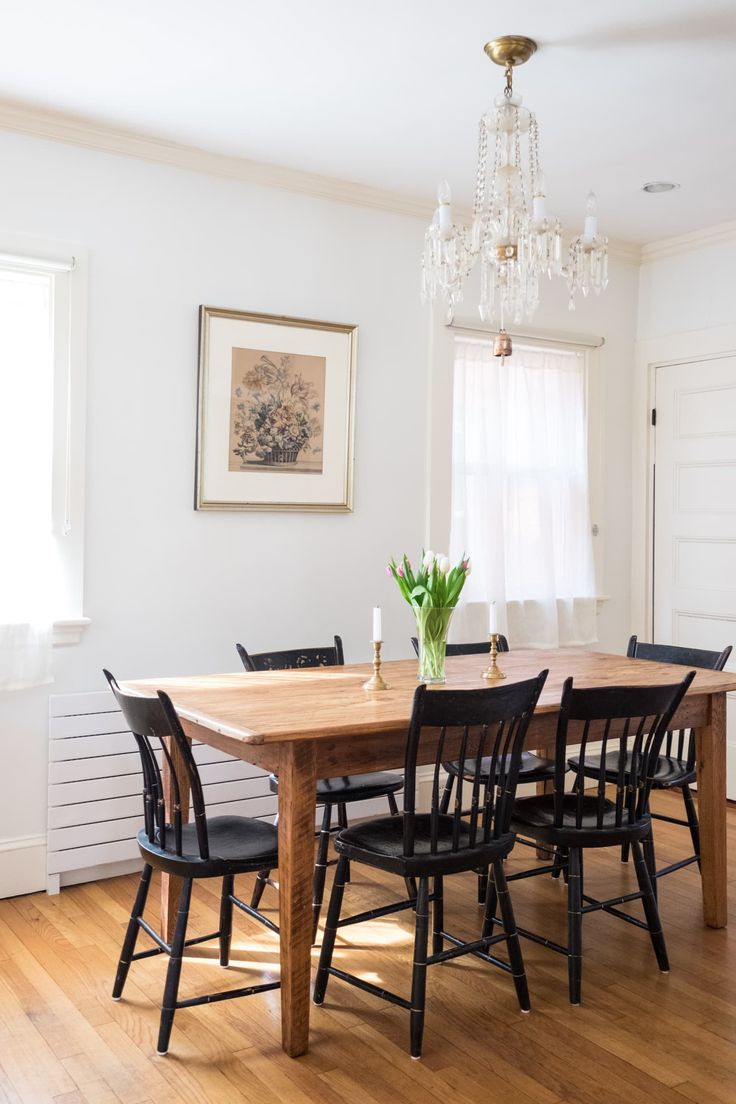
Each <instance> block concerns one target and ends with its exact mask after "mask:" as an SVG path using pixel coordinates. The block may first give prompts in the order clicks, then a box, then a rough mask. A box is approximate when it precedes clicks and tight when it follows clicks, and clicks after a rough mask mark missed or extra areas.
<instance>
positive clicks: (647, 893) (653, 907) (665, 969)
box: [631, 840, 670, 974]
mask: <svg viewBox="0 0 736 1104" xmlns="http://www.w3.org/2000/svg"><path fill="white" fill-rule="evenodd" d="M631 850H632V853H633V856H634V867H635V869H636V878H637V881H638V882H639V889H640V890H641V892H642V894H643V896H642V904H643V905H644V915H645V916H646V919H647V926H648V928H649V937H650V939H651V940H652V947H653V948H654V953H655V955H656V956H657V965H658V966H659V968H660V970H661V971H662V973H663V974H667V973H669V969H670V963H669V959H668V957H667V946H666V944H665V941H664V933H663V931H662V921H661V920H660V918H659V909H658V907H657V898H656V896H655V894H654V887H653V885H652V879H651V878H650V876H649V870H648V868H647V864H646V862H645V859H644V855H643V853H642V847H641V844H640V843H639V841H638V840H634V841H633V842H632V844H631Z"/></svg>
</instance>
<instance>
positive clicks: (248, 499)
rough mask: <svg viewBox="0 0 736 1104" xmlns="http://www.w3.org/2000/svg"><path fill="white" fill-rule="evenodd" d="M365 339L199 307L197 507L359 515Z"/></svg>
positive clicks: (302, 322)
mask: <svg viewBox="0 0 736 1104" xmlns="http://www.w3.org/2000/svg"><path fill="white" fill-rule="evenodd" d="M357 335H358V327H357V326H347V325H341V324H339V323H335V322H313V321H309V320H307V319H304V318H282V317H280V316H279V315H271V314H250V313H247V312H245V311H232V310H222V309H220V308H218V307H200V308H199V382H198V402H197V411H198V413H197V462H196V480H195V484H196V485H195V500H194V506H195V509H197V510H351V509H352V484H353V414H354V401H355V398H354V396H355V361H356V344H357Z"/></svg>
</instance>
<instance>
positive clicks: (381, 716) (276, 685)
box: [125, 648, 736, 1057]
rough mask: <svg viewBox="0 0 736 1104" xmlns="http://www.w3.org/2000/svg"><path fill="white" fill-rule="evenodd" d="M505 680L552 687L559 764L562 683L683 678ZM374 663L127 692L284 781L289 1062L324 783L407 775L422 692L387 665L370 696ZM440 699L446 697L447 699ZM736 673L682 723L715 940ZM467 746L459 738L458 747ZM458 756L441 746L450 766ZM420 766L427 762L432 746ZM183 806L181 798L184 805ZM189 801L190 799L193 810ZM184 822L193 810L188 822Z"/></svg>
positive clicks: (541, 732)
mask: <svg viewBox="0 0 736 1104" xmlns="http://www.w3.org/2000/svg"><path fill="white" fill-rule="evenodd" d="M498 658H499V665H500V667H501V669H502V670H503V672H504V674H505V675H506V679H507V680H508V681H511V682H513V681H518V680H521V679H525V678H529V677H532V676H534V675H536V674H538V673H539V671H541V670H543V669H544V668H548V669H549V676H548V678H547V682H546V685H545V688H544V690H543V692H542V695H541V697H540V700H539V703H538V705H537V708H536V711H535V714H534V717H533V718H532V722H531V724H530V726H529V731H528V735H527V746H528V747H529V748H534V749H539V750H540V751H543V752H552V751H553V749H554V743H555V734H556V728H557V718H558V714H559V705H560V697H561V692H562V685H563V682H564V681H565V679H566V678H567V677H568V676H570V675H572V676H573V678H574V684H575V685H576V686H579V687H583V686H616V685H618V686H621V685H639V686H641V685H647V684H659V685H662V684H667V683H675V682H679V681H681V679H682V677H683V675H684V674H685V670H684V669H683V668H682V667H679V666H673V665H671V664H665V663H653V662H650V661H647V660H637V659H628V658H626V657H623V656H616V655H606V654H602V653H597V652H589V651H587V650H584V649H578V648H564V649H559V650H532V649H528V650H526V649H525V650H520V651H514V652H509V653H504V654H502V655H499V657H498ZM485 666H486V664H485V663H484V662H483V657H482V656H477V655H475V656H472V655H471V656H457V657H452V658H448V660H447V681H446V683H445V684H444V685H445V686H446V687H452V688H453V689H460V688H464V689H478V688H480V687H482V686H487V685H488V683H486V682H484V681H483V680H482V678H481V671H482V670H483V669H484V668H485ZM371 672H372V668H371V666H370V665H369V664H359V665H355V666H346V667H330V668H302V669H297V670H290V671H268V672H258V673H256V672H253V673H250V672H249V673H246V672H242V671H240V672H238V673H237V674H223V675H201V676H186V677H182V678H161V679H145V680H137V681H129V682H127V683H126V684H125V685H126V687H127V688H129V689H132V690H137V691H138V692H142V693H152V692H154V691H156V690H164V691H166V693H167V694H169V695H170V697H171V699H172V701H173V703H174V706H175V707H176V709H177V711H178V713H179V715H180V717H181V720H182V724H183V727H184V730H185V732H186V734H187V736H188V737H189V738H191V739H196V740H200V741H202V742H203V743H206V744H209V745H210V746H212V747H215V748H218V749H219V750H221V751H223V752H227V753H229V754H231V755H233V756H235V757H237V758H239V759H243V760H245V761H246V762H248V763H252V764H254V765H256V766H258V767H262V768H263V769H264V770H267V771H273V772H275V773H276V774H278V776H279V791H278V792H279V797H278V802H279V805H278V808H279V824H278V829H279V871H278V875H279V915H280V921H279V923H280V956H281V1023H282V1046H283V1048H284V1050H285V1051H286V1053H287V1054H288V1055H290V1056H292V1057H297V1056H298V1055H301V1054H304V1053H306V1051H307V1049H308V1045H309V1008H310V992H309V988H310V963H311V943H312V872H313V866H314V829H315V804H316V801H315V798H316V788H317V779H318V778H323V777H329V776H335V775H337V776H340V775H349V774H357V773H362V772H365V771H373V770H390V769H396V768H398V769H400V768H401V767H402V766H403V763H404V748H405V743H406V733H407V728H408V723H409V718H410V715H411V708H412V698H413V694H414V690H415V689H416V686H417V664H416V660H400V661H395V662H389V663H384V665H383V668H382V673H383V676H384V678H385V680H386V682H387V683H388V684H389V689H387V690H383V691H367V690H365V689H363V683H364V682H365V681H366V679H367V678H368V676H369V675H370V674H371ZM441 690H442V687H438V692H441ZM730 690H736V674H735V673H730V672H727V671H722V672H719V671H706V670H701V669H699V670H698V671H697V675H696V677H695V680H694V681H693V683H692V686H691V687H690V690H689V692H688V694H687V696H686V697H685V699H684V700H683V702H682V704H681V706H680V709H679V710H678V712H677V715H676V717H675V720H674V727H677V728H680V727H693V728H694V729H695V730H696V748H697V784H698V810H699V816H700V841H701V867H702V894H703V917H704V921H705V923H706V924H707V925H708V926H710V927H713V928H721V927H724V926H725V925H726V922H727V910H726V693H727V692H728V691H730ZM458 739H459V737H458ZM456 750H457V749H454V748H453V746H452V740H450V741H449V742H448V743H446V752H447V757H448V759H451V758H452V756H453V753H455V752H456ZM422 755H423V756H425V757H424V758H423V757H422V756H420V760H419V761H420V762H422V761H423V762H431V761H433V756H434V747H433V746H431V741H430V742H429V743H427V744H426V745H425V746H423V751H422ZM182 800H184V795H182ZM187 800H188V799H187ZM182 812H183V813H186V808H185V809H183V810H182ZM177 898H178V886H177V884H176V879H174V878H173V877H172V878H169V877H168V876H164V879H163V882H162V894H161V907H162V926H163V931H164V933H165V936H166V937H167V938H168V937H169V935H170V933H171V928H172V924H173V917H174V913H175V908H176V901H177Z"/></svg>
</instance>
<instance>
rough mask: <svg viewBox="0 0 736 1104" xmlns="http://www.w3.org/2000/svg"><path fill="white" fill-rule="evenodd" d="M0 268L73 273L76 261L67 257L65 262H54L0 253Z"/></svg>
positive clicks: (44, 258)
mask: <svg viewBox="0 0 736 1104" xmlns="http://www.w3.org/2000/svg"><path fill="white" fill-rule="evenodd" d="M0 266H4V267H5V268H18V269H25V270H26V271H28V270H30V271H32V272H73V270H74V268H75V267H76V259H75V258H74V257H69V259H68V260H66V261H61V260H59V261H56V260H52V259H51V258H49V257H23V256H20V255H18V254H15V253H0Z"/></svg>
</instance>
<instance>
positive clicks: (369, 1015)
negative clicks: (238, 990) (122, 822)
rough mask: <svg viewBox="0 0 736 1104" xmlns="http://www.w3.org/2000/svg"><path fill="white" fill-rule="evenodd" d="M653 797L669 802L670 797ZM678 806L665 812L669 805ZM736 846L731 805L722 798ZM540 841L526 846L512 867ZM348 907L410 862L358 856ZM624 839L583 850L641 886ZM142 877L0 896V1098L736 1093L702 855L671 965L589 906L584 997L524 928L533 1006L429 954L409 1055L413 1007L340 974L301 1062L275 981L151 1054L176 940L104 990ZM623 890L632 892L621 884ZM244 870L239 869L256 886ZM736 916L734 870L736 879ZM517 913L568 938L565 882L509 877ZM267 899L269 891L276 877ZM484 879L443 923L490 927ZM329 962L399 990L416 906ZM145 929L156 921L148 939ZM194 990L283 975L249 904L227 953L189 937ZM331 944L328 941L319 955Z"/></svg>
mask: <svg viewBox="0 0 736 1104" xmlns="http://www.w3.org/2000/svg"><path fill="white" fill-rule="evenodd" d="M657 803H658V805H659V807H660V808H664V807H666V806H670V798H669V797H668V796H663V795H659V796H658V797H657ZM668 811H672V809H671V807H669V808H668ZM728 826H729V834H730V840H729V845H730V850H731V854H732V855H736V809H735V808H731V809H729V814H728ZM657 840H658V844H659V858H660V860H661V862H662V863H664V862H667V861H673V860H674V859H675V858H677V857H679V856H680V854H681V847H680V845H682V847H683V848H684V846H685V845H686V840H687V832H686V831H685V830H684V829H679V828H675V827H671V826H670V825H667V824H663V823H660V824H658V825H657ZM532 855H533V852H531V851H529V850H527V849H526V848H523V849H522V848H517V849H516V851H515V852H514V856H513V857H512V860H511V862H510V863H509V869H510V870H513V869H518V868H521V866H522V865H528V864H529V862H530V861H533V860H532V859H531V856H532ZM356 875H357V877H358V879H359V880H358V881H357V882H355V883H354V884H353V885H352V887H351V888H350V889H349V891H348V894H347V895H346V902H347V901H349V902H350V903H349V905H348V907H349V908H351V911H359V910H361V909H363V908H366V907H370V906H371V905H375V904H378V903H387V902H388V901H389V900H391V899H392V894H393V893H395V892H396V891H398V890H400V889H401V887H402V884H403V883H401V882H400V881H399V880H398V879H395V880H394V881H390V880H389V879H388V878H384V877H380V878H378V877H376V876H374V875H373V874H367V873H366V872H365V870H364V869H361V870H360V871H359V872H358V871H356ZM633 880H634V879H633V872H632V870H631V869H630V868H628V867H624V866H622V865H621V863H620V862H619V861H618V856H617V855H616V854H614V853H613V852H612V851H609V852H603V851H602V852H600V853H598V854H597V855H593V854H592V853H588V854H587V855H586V889H587V890H588V891H589V892H591V893H592V894H593V895H597V896H603V895H604V894H605V895H606V896H612V895H613V894H614V893H616V892H628V891H629V890H630V889H632V888H633ZM135 882H136V879H135V878H134V877H128V878H118V879H111V880H108V881H104V882H99V883H94V884H89V885H84V886H78V887H74V888H70V889H65V890H63V891H62V893H61V895H60V896H58V897H47V896H46V895H45V894H34V895H33V896H28V897H18V898H15V899H12V900H6V901H1V902H0V1101H13V1102H16V1101H22V1102H23V1104H37V1102H38V1104H40V1102H42V1101H55V1102H56V1104H83V1102H88V1104H103V1102H104V1104H118V1102H120V1104H146V1102H148V1101H151V1102H154V1104H175V1102H179V1101H184V1102H187V1104H190V1102H191V1104H195V1102H196V1104H201V1102H202V1101H206V1102H208V1104H211V1102H217V1104H219V1102H223V1104H229V1102H233V1104H239V1102H241V1101H252V1102H257V1104H276V1102H279V1104H280V1102H283V1101H287V1102H292V1101H293V1102H295V1104H310V1102H312V1101H315V1102H317V1101H318V1102H320V1104H345V1102H349V1104H383V1102H391V1104H396V1102H398V1101H406V1102H409V1104H414V1102H421V1104H432V1102H433V1101H446V1102H448V1101H452V1104H465V1102H473V1104H475V1102H481V1101H482V1102H483V1104H532V1102H535V1104H555V1102H562V1101H565V1102H570V1104H572V1102H573V1101H575V1102H579V1104H601V1102H604V1104H618V1102H621V1104H665V1102H667V1104H673V1102H678V1104H682V1102H683V1101H688V1100H689V1101H696V1102H697V1104H716V1102H719V1104H734V1102H736V1045H735V1044H736V970H734V966H736V955H735V954H734V939H733V937H732V936H729V933H728V930H721V931H713V930H709V929H706V928H704V927H703V925H702V920H701V908H700V885H699V879H698V876H697V873H695V871H694V869H693V868H690V869H688V870H685V871H682V872H680V873H678V874H674V875H672V876H670V877H668V878H666V879H664V880H663V881H662V882H661V883H660V887H661V902H662V914H663V921H664V927H665V934H666V936H667V940H668V947H669V952H670V960H671V972H670V974H669V975H666V976H665V975H662V974H660V973H659V972H658V970H657V968H656V964H655V960H654V956H653V953H652V951H651V948H650V945H649V941H648V937H647V935H646V933H645V932H642V931H640V930H638V929H636V928H634V927H632V926H631V925H629V924H625V923H623V922H621V921H619V920H616V919H614V918H612V917H609V916H603V915H601V914H593V915H592V916H590V917H588V918H586V921H585V929H584V966H583V1002H584V1003H583V1005H582V1006H581V1007H579V1008H571V1007H570V1006H569V1005H568V1002H567V986H566V964H565V961H564V959H563V958H561V957H560V956H558V955H556V954H554V953H552V952H550V951H545V950H544V949H543V948H542V947H539V946H537V945H535V944H531V943H529V942H527V941H525V942H524V943H523V950H524V954H525V959H526V965H527V975H528V978H529V985H530V989H531V997H532V1012H531V1014H530V1015H528V1016H522V1015H520V1013H519V1011H518V1007H517V1005H516V999H515V996H514V993H513V987H512V985H511V982H510V979H509V978H508V977H507V976H506V975H505V974H502V973H501V972H500V971H497V970H494V969H492V968H491V967H488V966H485V965H484V964H483V963H481V962H479V961H478V960H471V959H467V958H466V959H464V960H461V962H460V963H445V964H444V965H442V966H436V967H434V968H432V969H431V970H430V973H429V984H428V1014H427V1029H426V1033H425V1044H424V1052H425V1056H424V1058H423V1059H422V1061H420V1062H414V1061H412V1060H411V1059H410V1058H409V1056H408V1053H407V1042H408V1015H407V1013H405V1012H404V1011H403V1010H401V1009H399V1008H396V1007H394V1006H391V1005H387V1004H385V1003H383V1002H379V1001H376V1000H374V999H373V998H371V997H368V996H367V995H364V994H362V993H360V992H359V991H358V990H356V989H353V988H351V987H348V986H346V985H344V984H342V983H340V982H339V981H337V980H335V979H332V981H331V982H330V986H329V988H328V991H327V1001H326V1003H325V1005H324V1006H323V1007H322V1008H313V1010H312V1049H311V1051H310V1053H309V1055H308V1056H306V1057H304V1058H301V1059H298V1060H296V1061H293V1060H291V1059H289V1058H287V1057H286V1056H285V1055H284V1054H283V1053H282V1051H281V1049H280V1042H279V1040H280V1018H279V994H278V992H272V993H267V994H264V995H260V996H255V997H249V998H245V999H243V1000H236V1001H228V1002H224V1003H220V1004H215V1005H212V1006H210V1007H207V1006H204V1007H199V1008H194V1009H185V1010H183V1011H180V1012H179V1013H177V1017H176V1022H175V1025H174V1031H173V1035H172V1041H171V1051H170V1053H169V1055H168V1056H167V1057H165V1058H161V1057H158V1056H157V1055H156V1054H155V1049H154V1047H155V1040H156V1032H157V1026H158V1007H157V1006H158V1001H159V998H160V994H161V991H162V986H163V973H164V969H165V960H164V958H163V957H159V958H153V959H144V960H143V961H142V962H139V963H134V965H133V967H132V970H131V974H130V977H129V980H128V985H127V988H126V993H125V997H124V999H123V1000H122V1001H121V1002H120V1003H115V1002H113V1001H112V1000H111V999H110V997H109V992H110V987H111V984H112V978H113V973H114V964H115V961H116V957H117V954H118V951H119V947H120V942H121V939H122V935H123V930H124V926H125V923H126V919H127V913H128V909H129V907H130V904H131V902H132V899H133V893H134V886H135ZM618 887H620V890H619V888H618ZM215 888H216V886H215V883H212V884H211V885H208V884H207V883H204V884H203V885H201V886H199V887H198V888H197V889H196V891H195V899H194V903H193V906H192V926H191V932H190V934H192V935H196V934H205V933H206V932H207V931H213V930H215V929H216V927H217V912H216V898H215V896H214V895H213V892H211V891H214V890H215ZM248 888H249V879H243V884H242V885H241V886H240V891H241V894H243V895H246V894H247V891H248ZM729 889H730V905H731V915H732V917H734V921H733V923H734V925H736V892H735V890H736V884H735V881H734V878H733V877H731V879H730V882H729ZM512 892H513V898H514V904H515V907H516V912H517V918H518V920H519V922H520V923H523V924H526V925H527V926H529V927H530V928H533V929H535V930H538V931H544V932H545V933H547V934H549V935H550V936H551V937H552V938H556V939H558V940H560V941H563V942H564V938H565V922H566V917H565V903H564V892H563V890H562V888H561V886H560V885H559V884H558V883H556V882H554V881H552V879H548V878H546V877H544V878H538V879H533V880H532V881H528V882H523V881H522V882H517V883H515V884H512ZM267 893H270V894H271V896H270V898H264V904H266V903H268V901H270V902H271V903H272V904H275V893H274V891H272V890H271V891H268V890H267ZM474 894H475V886H474V879H473V878H472V877H470V876H465V875H462V876H458V877H456V878H453V879H448V880H447V906H446V926H447V928H448V930H451V931H456V932H458V933H460V934H468V935H469V934H470V933H471V932H473V931H474V930H476V929H477V923H478V910H477V907H476V905H475V903H474V901H475V896H474ZM342 934H343V936H344V938H340V939H339V940H338V945H337V950H336V955H335V960H336V964H344V965H345V966H346V967H347V968H348V969H350V970H351V971H354V972H356V973H362V974H363V976H364V977H367V978H369V979H370V980H373V981H375V982H377V983H379V984H385V985H386V986H387V987H389V988H393V989H395V990H398V991H403V992H406V990H407V984H408V976H409V972H408V971H409V961H410V940H411V935H410V924H409V922H408V921H407V919H406V914H404V916H402V917H401V918H400V919H397V918H396V917H387V918H385V919H383V920H380V921H375V922H373V923H369V924H366V925H363V926H357V927H355V928H349V929H345V930H344V932H343V933H342ZM141 939H142V943H141V945H143V940H144V939H145V937H143V936H142V937H141ZM195 951H196V957H195V955H194V953H192V955H191V957H189V958H188V959H187V961H186V962H185V965H184V971H183V975H182V990H181V996H182V997H189V996H194V995H196V994H197V992H207V991H213V990H215V989H219V988H227V987H228V986H230V985H232V986H237V985H243V984H247V981H245V980H244V979H245V978H250V977H251V976H252V971H253V969H256V970H257V971H259V972H260V971H265V972H266V973H268V974H270V975H271V976H277V970H278V954H277V948H276V943H275V937H274V936H272V935H271V934H270V933H268V932H267V931H266V930H265V929H263V928H261V927H260V926H258V925H256V924H253V923H252V922H250V921H249V920H248V919H247V918H246V917H245V916H243V915H242V914H238V915H237V916H236V930H235V933H234V938H233V952H234V964H233V966H232V967H231V969H229V970H221V969H220V968H219V966H218V965H217V960H216V950H215V946H214V944H205V945H204V946H200V947H196V948H192V952H195ZM317 954H318V951H317V950H316V951H315V956H316V955H317Z"/></svg>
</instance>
